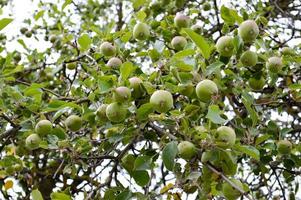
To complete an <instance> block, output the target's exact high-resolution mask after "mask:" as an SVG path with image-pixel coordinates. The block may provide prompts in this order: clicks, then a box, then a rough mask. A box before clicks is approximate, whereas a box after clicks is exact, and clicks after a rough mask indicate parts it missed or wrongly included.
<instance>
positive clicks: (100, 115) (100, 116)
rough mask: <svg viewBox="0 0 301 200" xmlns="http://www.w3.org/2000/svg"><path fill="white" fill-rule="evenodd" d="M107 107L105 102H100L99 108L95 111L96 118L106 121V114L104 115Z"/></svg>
mask: <svg viewBox="0 0 301 200" xmlns="http://www.w3.org/2000/svg"><path fill="white" fill-rule="evenodd" d="M107 107H108V105H107V104H102V105H101V106H99V108H98V109H97V111H96V115H97V118H98V120H100V121H101V122H106V121H107V120H108V118H107V115H106V109H107Z"/></svg>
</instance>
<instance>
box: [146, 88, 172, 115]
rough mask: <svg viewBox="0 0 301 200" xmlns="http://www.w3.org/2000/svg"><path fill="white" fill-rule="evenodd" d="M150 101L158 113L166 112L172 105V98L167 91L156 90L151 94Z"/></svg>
mask: <svg viewBox="0 0 301 200" xmlns="http://www.w3.org/2000/svg"><path fill="white" fill-rule="evenodd" d="M150 103H151V104H153V106H154V109H155V110H156V111H157V112H158V113H166V112H167V111H169V110H170V109H171V108H172V107H173V98H172V95H171V93H170V92H169V91H166V90H157V91H155V92H154V93H153V94H152V96H151V98H150Z"/></svg>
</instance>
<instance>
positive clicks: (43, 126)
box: [35, 119, 52, 136]
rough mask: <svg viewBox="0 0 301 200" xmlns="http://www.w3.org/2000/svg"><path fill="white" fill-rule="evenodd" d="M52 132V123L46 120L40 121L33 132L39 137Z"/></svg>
mask: <svg viewBox="0 0 301 200" xmlns="http://www.w3.org/2000/svg"><path fill="white" fill-rule="evenodd" d="M51 131H52V123H51V122H50V121H48V120H45V119H44V120H41V121H39V122H38V123H37V124H36V126H35V132H36V133H37V134H38V135H40V136H46V135H48V134H50V133H51Z"/></svg>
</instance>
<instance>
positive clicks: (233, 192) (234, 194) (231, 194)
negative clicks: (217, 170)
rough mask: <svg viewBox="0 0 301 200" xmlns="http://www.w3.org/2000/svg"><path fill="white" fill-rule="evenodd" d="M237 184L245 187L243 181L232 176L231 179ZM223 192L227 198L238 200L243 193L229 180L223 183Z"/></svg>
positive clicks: (228, 199)
mask: <svg viewBox="0 0 301 200" xmlns="http://www.w3.org/2000/svg"><path fill="white" fill-rule="evenodd" d="M230 180H231V181H232V182H233V183H234V184H235V185H237V186H238V187H239V188H241V189H243V184H242V183H241V181H239V180H236V179H233V178H231V179H230ZM222 192H223V194H224V196H225V198H226V199H227V200H236V199H238V198H239V197H240V196H241V195H242V194H241V193H240V192H239V191H238V190H237V189H235V188H233V187H232V186H231V185H230V184H229V183H228V182H225V183H223V186H222Z"/></svg>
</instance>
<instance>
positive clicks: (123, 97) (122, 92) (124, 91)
mask: <svg viewBox="0 0 301 200" xmlns="http://www.w3.org/2000/svg"><path fill="white" fill-rule="evenodd" d="M130 98H131V90H130V89H129V88H127V87H124V86H120V87H118V88H116V89H115V90H114V92H113V99H114V100H115V101H116V102H118V103H123V102H125V101H128V100H129V99H130Z"/></svg>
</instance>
